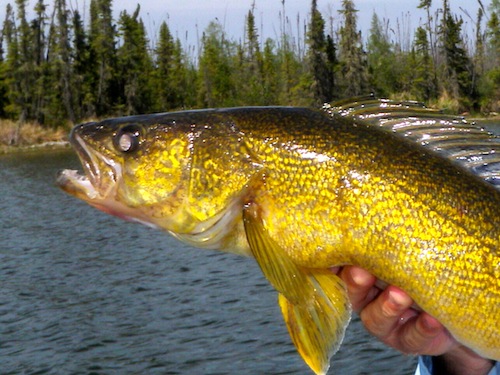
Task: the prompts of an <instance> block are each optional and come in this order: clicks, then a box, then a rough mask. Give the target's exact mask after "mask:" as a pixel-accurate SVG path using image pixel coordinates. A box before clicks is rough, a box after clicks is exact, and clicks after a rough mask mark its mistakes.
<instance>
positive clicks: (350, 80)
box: [339, 0, 368, 97]
mask: <svg viewBox="0 0 500 375" xmlns="http://www.w3.org/2000/svg"><path fill="white" fill-rule="evenodd" d="M356 12H357V10H356V9H355V7H354V3H353V2H352V1H351V0H342V10H340V13H341V15H342V18H343V23H344V24H343V26H342V28H341V29H340V46H339V47H340V57H339V61H340V64H341V72H342V75H341V77H342V86H343V90H342V93H343V96H344V97H349V96H357V95H365V94H367V90H368V75H367V69H366V62H365V59H364V51H363V47H362V41H361V32H360V31H358V29H357V16H356Z"/></svg>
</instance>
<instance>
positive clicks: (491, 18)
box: [0, 0, 500, 126]
mask: <svg viewBox="0 0 500 375" xmlns="http://www.w3.org/2000/svg"><path fill="white" fill-rule="evenodd" d="M282 3H283V11H282V12H280V35H279V36H278V37H277V38H276V39H270V38H269V39H266V40H264V41H263V40H262V38H260V36H259V35H258V33H259V32H258V27H256V22H255V16H254V7H253V6H252V7H250V9H249V11H248V14H247V16H246V18H245V20H242V21H244V22H245V25H246V27H245V33H244V34H245V35H244V36H243V37H241V38H240V39H237V40H235V39H233V38H232V37H230V36H228V35H227V33H226V31H225V30H224V28H223V27H222V25H221V24H220V23H219V22H218V21H216V20H215V21H213V22H211V23H210V24H209V25H208V26H207V27H206V29H205V30H204V32H203V33H202V36H201V38H200V40H199V41H198V45H199V50H195V49H193V48H191V47H190V46H186V45H183V44H182V43H181V41H180V40H179V39H178V38H175V37H174V36H173V34H172V33H171V31H170V29H169V26H168V24H167V23H166V22H163V23H161V25H160V27H159V28H158V31H157V35H147V32H146V28H145V25H144V22H143V20H142V19H141V16H140V7H139V6H137V9H136V10H135V12H134V13H133V14H129V13H128V12H126V11H122V12H121V13H120V15H119V17H118V19H117V20H114V19H113V17H112V14H113V12H112V0H91V1H90V9H89V12H88V14H89V20H88V22H87V23H84V22H83V20H82V16H81V14H80V13H79V12H78V11H77V10H74V11H70V10H69V8H68V6H67V3H66V0H53V4H52V5H51V7H48V6H47V4H46V0H38V1H37V2H36V4H35V6H34V13H32V12H31V10H30V12H29V13H30V14H34V16H33V19H27V13H28V10H27V5H28V0H15V4H14V5H10V4H8V5H7V6H6V17H5V20H4V21H3V24H2V29H1V34H0V118H10V119H14V120H16V121H19V123H20V124H22V123H24V122H26V121H33V122H38V123H40V124H43V125H45V126H59V125H61V124H66V123H68V122H70V123H76V122H78V121H81V120H84V119H87V118H92V117H104V116H116V115H130V114H136V113H145V112H158V111H161V112H163V111H169V110H175V109H182V108H196V107H221V106H239V105H306V106H314V105H320V104H321V103H323V102H330V101H332V100H336V99H340V98H344V97H348V96H356V95H363V94H367V93H371V92H373V93H375V94H376V95H378V96H385V97H393V98H407V99H408V98H411V99H417V100H422V101H425V102H431V103H436V104H438V105H441V106H445V107H449V108H450V109H452V110H455V111H474V112H480V111H483V112H491V111H499V107H500V22H499V19H500V0H492V2H491V3H490V4H489V5H488V6H487V7H486V8H485V7H483V5H482V3H481V2H480V1H478V2H477V4H474V3H472V0H471V8H472V5H475V6H476V8H477V15H476V16H475V17H476V18H475V19H474V20H472V19H469V20H468V21H467V22H473V23H474V30H475V35H470V33H464V30H463V26H464V20H463V19H462V18H461V17H460V16H459V15H457V14H454V13H452V11H451V10H450V5H449V1H448V0H442V5H440V6H441V8H440V9H439V10H438V11H436V12H434V11H432V10H431V5H432V4H431V0H421V1H420V4H419V8H422V9H424V10H426V11H427V13H426V14H427V17H426V19H425V20H424V21H423V23H422V24H421V25H420V26H418V28H417V29H416V30H401V26H400V25H401V23H400V22H399V21H398V22H397V24H396V26H392V25H391V24H390V22H389V21H388V20H383V19H380V18H379V16H378V15H377V14H376V13H374V14H373V18H372V23H371V28H370V31H369V35H368V36H367V38H366V39H363V38H362V36H361V32H360V31H359V29H358V26H357V23H356V21H357V16H356V14H357V10H356V8H355V4H354V2H353V1H351V0H343V1H342V2H341V5H340V10H339V16H338V17H329V18H327V19H326V21H325V17H324V16H323V15H322V14H321V13H320V12H319V11H318V8H317V2H316V0H312V2H311V10H310V12H309V14H308V15H307V17H306V18H305V19H303V20H300V18H299V16H297V27H296V28H295V27H292V26H291V25H292V24H294V22H295V21H290V19H289V18H288V17H285V11H286V9H285V6H286V5H285V2H284V1H283V2H282ZM49 9H50V12H49V11H48V10H49ZM469 10H471V9H469ZM403 23H404V22H403ZM299 24H300V25H299ZM292 29H295V30H302V31H301V32H300V33H299V32H296V33H295V34H294V33H293V32H292V31H291V30H292ZM298 34H302V35H298ZM402 35H405V36H404V37H403V36H402ZM152 41H154V42H152Z"/></svg>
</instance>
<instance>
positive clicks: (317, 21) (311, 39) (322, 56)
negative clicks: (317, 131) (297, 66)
mask: <svg viewBox="0 0 500 375" xmlns="http://www.w3.org/2000/svg"><path fill="white" fill-rule="evenodd" d="M308 44H309V52H308V60H309V65H310V73H311V75H312V87H311V89H312V91H313V93H314V98H315V101H316V102H317V104H322V103H328V102H330V101H332V99H333V96H334V95H333V92H334V69H335V66H334V64H335V62H336V58H335V46H334V44H333V39H331V38H329V39H328V44H327V38H326V37H325V21H324V20H323V17H322V16H321V13H320V12H319V10H318V6H317V0H312V5H311V21H310V23H309V33H308ZM327 48H329V51H328V52H327ZM332 58H333V61H332Z"/></svg>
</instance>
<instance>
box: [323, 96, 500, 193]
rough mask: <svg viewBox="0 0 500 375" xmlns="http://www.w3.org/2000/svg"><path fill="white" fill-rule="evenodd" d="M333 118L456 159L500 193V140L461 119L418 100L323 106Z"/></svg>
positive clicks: (363, 100)
mask: <svg viewBox="0 0 500 375" xmlns="http://www.w3.org/2000/svg"><path fill="white" fill-rule="evenodd" d="M323 109H324V110H325V111H327V112H328V113H329V114H330V115H331V116H332V117H333V116H338V115H340V116H343V117H352V118H355V119H359V120H362V121H364V122H365V123H369V124H372V125H374V126H380V127H381V128H383V129H386V130H388V131H391V132H394V133H396V134H398V135H401V136H402V137H405V138H407V139H410V140H412V141H413V142H416V143H418V144H420V145H422V146H423V147H426V148H429V149H431V150H432V151H434V152H436V153H438V154H439V155H441V156H443V157H446V158H448V159H450V160H453V161H454V162H456V163H457V164H459V165H460V166H461V167H462V168H465V169H466V170H468V171H470V172H472V173H473V174H475V175H477V176H479V177H481V178H482V179H483V180H485V181H487V182H489V183H490V184H492V185H494V186H495V188H497V189H498V190H500V137H499V136H496V135H494V134H492V133H490V132H488V131H486V130H485V129H483V128H481V127H479V126H477V124H476V123H474V122H468V121H467V120H465V118H463V117H460V116H452V115H446V114H444V113H443V112H442V111H439V110H436V109H430V108H427V107H426V106H425V105H424V104H422V103H420V102H415V101H395V100H387V99H375V98H373V97H360V98H356V99H355V100H354V101H347V100H344V101H341V102H336V103H333V104H332V105H328V104H327V105H325V106H324V107H323Z"/></svg>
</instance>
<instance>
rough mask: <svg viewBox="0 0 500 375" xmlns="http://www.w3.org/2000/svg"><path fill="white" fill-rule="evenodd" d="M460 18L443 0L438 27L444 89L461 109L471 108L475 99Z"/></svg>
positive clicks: (471, 68)
mask: <svg viewBox="0 0 500 375" xmlns="http://www.w3.org/2000/svg"><path fill="white" fill-rule="evenodd" d="M462 24H463V20H462V19H457V18H456V17H454V16H453V14H452V13H451V10H450V7H449V3H448V0H443V19H442V23H441V29H440V37H441V49H442V53H443V57H444V63H443V65H444V66H443V68H444V80H443V85H444V88H445V90H446V91H447V92H448V94H450V95H451V96H452V97H453V98H455V99H458V100H459V101H460V102H461V107H462V109H468V110H470V109H472V106H473V105H474V104H475V103H474V101H475V100H476V99H477V92H476V86H475V85H474V81H473V66H472V63H471V61H470V59H469V57H468V55H467V52H466V51H465V48H464V46H463V40H462V36H461V31H462Z"/></svg>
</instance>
